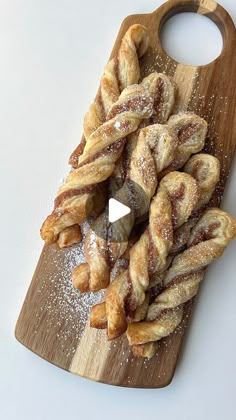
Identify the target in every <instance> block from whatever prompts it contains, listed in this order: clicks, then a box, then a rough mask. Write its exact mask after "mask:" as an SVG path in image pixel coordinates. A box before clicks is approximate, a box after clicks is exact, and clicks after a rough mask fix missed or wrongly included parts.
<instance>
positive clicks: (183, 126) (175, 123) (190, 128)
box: [160, 112, 207, 177]
mask: <svg viewBox="0 0 236 420" xmlns="http://www.w3.org/2000/svg"><path fill="white" fill-rule="evenodd" d="M168 125H169V127H170V128H171V129H173V130H174V133H175V134H176V136H177V137H178V141H179V142H178V149H177V152H176V155H175V159H174V160H173V162H171V164H170V166H169V167H168V168H166V170H165V171H163V172H162V173H161V174H160V177H163V176H165V175H166V174H167V173H169V172H171V171H176V170H177V169H180V168H182V167H183V165H184V164H185V163H186V162H187V160H188V159H189V158H190V156H191V155H192V154H194V153H198V152H200V150H202V148H203V147H204V144H205V139H206V135H207V122H206V121H205V120H203V119H202V118H200V117H197V116H195V115H194V114H193V113H192V112H183V113H179V114H176V115H172V116H171V117H170V118H169V121H168ZM200 141H201V144H200Z"/></svg>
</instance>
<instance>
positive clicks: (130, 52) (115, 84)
mask: <svg viewBox="0 0 236 420" xmlns="http://www.w3.org/2000/svg"><path fill="white" fill-rule="evenodd" d="M148 47H149V35H148V31H147V28H145V26H143V25H139V24H135V25H132V26H130V28H129V29H128V31H127V32H126V34H125V35H124V37H123V39H122V41H121V45H120V48H119V50H118V54H117V56H116V57H114V58H112V59H111V60H110V61H109V62H108V64H107V65H106V66H105V69H104V74H103V76H102V79H101V81H100V86H99V90H98V93H97V96H96V98H95V100H94V102H93V103H92V104H91V105H90V107H89V110H88V112H87V113H86V115H85V118H84V136H83V139H82V142H81V144H80V145H79V146H78V147H77V148H76V149H75V151H74V152H73V153H72V155H71V157H70V164H71V165H72V166H73V167H74V168H77V167H78V158H79V156H80V155H81V154H82V153H83V149H84V146H85V143H86V141H87V140H88V139H89V137H90V136H91V134H92V133H93V132H94V131H96V129H97V128H98V127H99V126H100V125H102V124H103V123H104V122H105V121H106V116H107V114H108V112H109V111H110V109H111V107H112V106H113V104H114V103H115V102H116V101H117V100H118V99H119V96H120V93H121V92H122V91H123V90H124V89H125V88H127V87H128V86H130V85H134V84H136V83H138V82H139V81H140V63H139V60H140V59H141V58H142V57H143V55H144V54H145V53H146V51H147V49H148Z"/></svg>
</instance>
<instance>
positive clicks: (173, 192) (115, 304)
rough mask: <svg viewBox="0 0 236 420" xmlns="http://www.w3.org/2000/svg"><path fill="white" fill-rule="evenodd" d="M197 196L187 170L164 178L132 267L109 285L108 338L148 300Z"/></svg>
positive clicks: (135, 249)
mask: <svg viewBox="0 0 236 420" xmlns="http://www.w3.org/2000/svg"><path fill="white" fill-rule="evenodd" d="M198 197H199V193H198V186H197V183H196V181H195V180H194V179H193V178H192V177H191V176H190V175H188V174H185V173H179V172H171V173H170V174H168V175H166V177H165V178H163V180H162V181H161V183H160V185H159V189H158V192H157V194H156V196H155V198H154V199H153V201H152V204H151V206H150V216H149V217H150V219H149V226H148V227H147V229H146V230H145V232H144V233H143V234H142V236H141V237H140V240H139V241H138V242H137V243H136V244H135V245H134V246H133V247H132V248H131V249H130V261H129V269H128V270H126V271H125V272H123V273H121V275H120V276H118V277H117V278H115V280H114V281H113V282H112V283H111V284H110V286H109V287H108V289H107V294H106V314H107V327H108V338H109V339H113V338H116V337H118V336H120V335H121V334H122V333H123V332H124V331H125V330H126V327H127V320H126V316H127V315H128V314H130V313H132V312H134V311H135V310H136V308H137V307H138V306H139V305H141V304H142V303H143V301H144V300H145V292H146V290H147V288H148V286H149V282H150V279H151V278H152V276H153V275H154V274H155V273H156V272H159V271H162V270H163V269H164V267H165V265H166V259H167V256H168V254H169V251H170V248H171V245H172V243H173V231H174V230H175V229H177V228H178V227H179V226H181V225H182V224H183V223H185V222H186V221H187V219H188V217H189V216H190V214H191V212H192V210H193V208H194V206H195V205H196V202H197V200H198Z"/></svg>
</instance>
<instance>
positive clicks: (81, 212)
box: [41, 85, 153, 244]
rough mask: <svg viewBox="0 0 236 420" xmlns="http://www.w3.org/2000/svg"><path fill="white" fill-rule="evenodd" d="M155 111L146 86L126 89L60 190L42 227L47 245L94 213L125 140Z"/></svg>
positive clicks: (91, 138)
mask: <svg viewBox="0 0 236 420" xmlns="http://www.w3.org/2000/svg"><path fill="white" fill-rule="evenodd" d="M152 111H153V99H152V97H151V96H150V95H149V92H148V91H147V89H145V87H143V86H141V85H132V86H130V87H129V88H127V89H125V90H124V91H123V92H122V94H121V96H120V98H119V100H118V101H117V102H116V103H115V104H114V106H113V108H112V109H111V111H110V113H109V117H108V118H110V119H109V121H107V122H106V123H104V124H103V125H101V126H100V127H99V128H98V129H97V130H96V131H95V132H94V133H92V135H91V136H90V138H89V139H88V141H87V143H86V145H85V148H84V152H83V154H82V155H81V156H80V158H79V166H78V168H77V169H75V170H74V171H73V172H71V173H70V174H69V175H68V177H67V179H66V181H65V183H64V184H63V185H62V186H61V187H60V189H59V192H58V196H57V198H56V200H55V208H54V211H53V212H52V214H51V215H50V216H48V217H47V219H46V220H45V222H44V224H43V226H42V228H41V236H42V238H43V239H44V240H45V242H46V244H52V243H54V242H55V241H57V239H58V235H59V234H60V232H62V231H63V230H64V229H65V228H67V227H69V226H72V225H74V224H79V223H81V222H82V221H83V220H85V219H86V218H87V217H88V215H89V214H91V212H92V210H93V208H95V206H94V200H95V199H97V200H98V203H97V206H99V198H100V199H101V200H102V203H100V206H103V201H104V195H103V194H98V193H97V191H96V189H100V188H102V187H101V186H100V185H99V183H101V182H102V181H104V180H106V179H107V178H108V177H109V176H110V175H111V174H112V172H113V170H114V167H115V162H116V160H117V159H118V158H119V156H120V155H121V153H122V150H123V147H124V144H125V137H126V136H127V135H128V134H130V133H132V132H134V131H136V130H137V128H138V126H139V124H140V122H141V121H142V120H143V119H145V118H149V117H150V116H151V115H152Z"/></svg>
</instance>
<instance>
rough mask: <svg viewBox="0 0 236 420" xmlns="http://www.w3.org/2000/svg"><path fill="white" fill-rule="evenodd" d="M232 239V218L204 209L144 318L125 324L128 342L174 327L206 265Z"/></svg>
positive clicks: (153, 337) (152, 337)
mask: <svg viewBox="0 0 236 420" xmlns="http://www.w3.org/2000/svg"><path fill="white" fill-rule="evenodd" d="M235 238H236V221H235V220H234V219H233V218H232V217H231V216H230V215H229V214H227V213H225V212H224V211H222V210H220V209H217V208H212V209H210V210H207V211H206V212H205V214H204V215H203V216H202V217H201V219H200V220H199V222H198V223H197V225H196V226H195V227H194V228H193V230H192V232H191V236H190V239H189V242H188V249H187V250H185V251H184V252H182V253H181V254H179V255H178V256H176V257H175V259H174V261H173V263H172V266H171V267H170V269H169V270H168V272H167V275H166V277H165V280H164V290H163V291H162V292H161V293H160V294H159V295H158V296H157V298H156V299H155V302H154V303H153V304H152V305H150V307H149V310H148V313H147V317H146V321H144V322H140V323H133V324H130V325H129V326H128V329H127V337H128V341H129V344H130V345H137V344H138V345H140V344H143V343H149V342H155V341H158V340H160V339H161V338H163V337H166V336H167V335H169V334H171V333H172V332H173V331H174V330H175V328H176V327H177V325H179V324H180V322H181V321H182V318H183V305H184V303H185V302H187V301H189V300H191V299H192V298H193V297H194V296H195V295H196V294H197V292H198V289H199V284H200V282H201V281H202V280H203V277H204V273H205V269H206V267H207V266H208V265H209V264H211V263H212V262H213V261H215V260H217V259H218V258H220V257H221V255H222V254H223V252H224V250H225V248H226V246H227V245H228V243H229V242H230V241H231V240H232V239H235Z"/></svg>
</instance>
